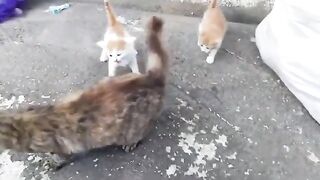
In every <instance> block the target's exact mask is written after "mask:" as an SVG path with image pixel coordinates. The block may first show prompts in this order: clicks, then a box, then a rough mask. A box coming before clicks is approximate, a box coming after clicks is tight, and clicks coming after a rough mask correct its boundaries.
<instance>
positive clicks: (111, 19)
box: [104, 0, 118, 26]
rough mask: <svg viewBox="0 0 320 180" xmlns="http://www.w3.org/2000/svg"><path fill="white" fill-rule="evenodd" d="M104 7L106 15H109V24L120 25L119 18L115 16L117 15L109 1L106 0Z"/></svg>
mask: <svg viewBox="0 0 320 180" xmlns="http://www.w3.org/2000/svg"><path fill="white" fill-rule="evenodd" d="M104 7H105V9H106V13H107V18H108V24H109V25H110V26H113V25H115V24H117V23H118V21H117V17H116V15H115V13H114V12H113V9H112V7H111V5H110V3H109V1H108V0H104Z"/></svg>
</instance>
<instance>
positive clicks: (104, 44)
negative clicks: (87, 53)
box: [96, 41, 106, 49]
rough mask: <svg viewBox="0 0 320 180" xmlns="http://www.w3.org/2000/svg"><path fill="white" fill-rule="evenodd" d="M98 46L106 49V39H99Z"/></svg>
mask: <svg viewBox="0 0 320 180" xmlns="http://www.w3.org/2000/svg"><path fill="white" fill-rule="evenodd" d="M96 45H97V46H99V47H101V48H102V49H104V48H105V47H106V43H105V42H104V41H98V42H97V43H96Z"/></svg>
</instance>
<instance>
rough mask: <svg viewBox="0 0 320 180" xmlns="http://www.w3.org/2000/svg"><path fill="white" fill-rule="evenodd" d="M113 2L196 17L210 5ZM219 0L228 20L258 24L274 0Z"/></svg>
mask: <svg viewBox="0 0 320 180" xmlns="http://www.w3.org/2000/svg"><path fill="white" fill-rule="evenodd" d="M94 1H95V2H98V3H100V2H101V1H100V0H94ZM112 2H113V3H115V4H117V5H120V6H122V7H125V8H135V9H137V10H144V11H153V12H161V13H170V14H176V15H184V16H194V17H201V16H202V15H203V12H204V10H205V9H206V8H207V5H208V1H206V0H161V1H154V0H114V1H112ZM219 2H220V6H221V8H222V10H223V12H224V14H225V16H226V18H227V19H228V21H231V22H239V23H247V24H248V23H250V24H258V23H260V22H261V21H262V20H263V18H265V16H266V15H267V14H268V13H269V12H270V11H271V9H272V7H273V2H274V1H273V0H221V1H219Z"/></svg>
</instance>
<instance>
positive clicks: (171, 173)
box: [166, 164, 177, 177]
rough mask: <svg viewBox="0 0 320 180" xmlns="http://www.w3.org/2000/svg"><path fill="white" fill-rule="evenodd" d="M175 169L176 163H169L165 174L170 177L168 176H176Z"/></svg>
mask: <svg viewBox="0 0 320 180" xmlns="http://www.w3.org/2000/svg"><path fill="white" fill-rule="evenodd" d="M176 171H177V165H175V164H171V165H170V166H169V167H168V169H167V171H166V172H167V176H168V177H170V176H176V175H177V174H176Z"/></svg>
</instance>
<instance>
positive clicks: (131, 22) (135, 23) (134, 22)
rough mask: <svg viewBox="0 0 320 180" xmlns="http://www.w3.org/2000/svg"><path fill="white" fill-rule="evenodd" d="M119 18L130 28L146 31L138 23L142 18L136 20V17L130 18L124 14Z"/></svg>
mask: <svg viewBox="0 0 320 180" xmlns="http://www.w3.org/2000/svg"><path fill="white" fill-rule="evenodd" d="M117 19H118V21H119V22H120V23H121V24H125V25H127V26H128V27H129V28H131V29H133V30H134V31H138V32H143V31H144V29H143V28H142V27H140V26H139V25H138V24H139V22H140V20H134V19H133V20H128V19H126V18H124V17H122V16H118V18H117Z"/></svg>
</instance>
